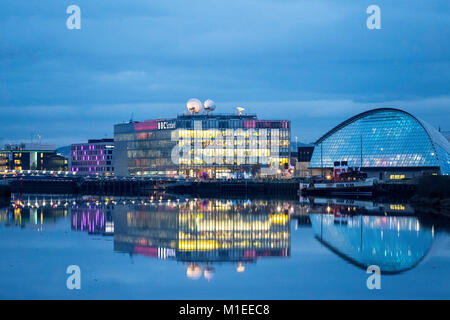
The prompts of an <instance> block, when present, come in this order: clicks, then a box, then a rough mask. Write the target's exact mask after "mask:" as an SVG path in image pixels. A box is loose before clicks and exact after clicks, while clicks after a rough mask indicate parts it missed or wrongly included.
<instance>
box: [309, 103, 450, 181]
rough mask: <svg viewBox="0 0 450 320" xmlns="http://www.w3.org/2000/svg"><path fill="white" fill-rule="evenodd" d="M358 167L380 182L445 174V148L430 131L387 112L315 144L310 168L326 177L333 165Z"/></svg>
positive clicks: (355, 120)
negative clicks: (344, 164) (336, 163)
mask: <svg viewBox="0 0 450 320" xmlns="http://www.w3.org/2000/svg"><path fill="white" fill-rule="evenodd" d="M338 161H340V162H342V161H344V162H345V161H346V162H347V163H348V166H351V167H361V169H362V170H363V171H365V172H367V174H368V175H369V177H375V178H378V179H380V180H401V179H406V178H412V177H415V176H420V175H424V174H450V143H449V141H448V140H447V139H446V138H445V137H444V136H443V135H442V134H441V133H440V132H438V131H437V130H436V129H435V128H433V127H432V126H431V125H429V124H428V123H426V122H424V121H422V120H420V119H417V118H416V117H414V116H413V115H411V114H410V113H407V112H405V111H402V110H398V109H392V108H381V109H374V110H370V111H367V112H363V113H361V114H358V115H356V116H354V117H352V118H350V119H348V120H346V121H344V122H343V123H341V124H340V125H338V126H336V127H335V128H333V129H332V130H330V131H329V132H328V133H326V134H325V135H324V136H323V137H321V138H320V139H319V140H317V142H316V143H315V149H314V152H313V155H312V158H311V163H310V168H311V169H313V173H314V174H319V175H320V174H321V173H322V172H323V174H324V175H329V174H331V173H332V168H333V166H334V163H335V162H338Z"/></svg>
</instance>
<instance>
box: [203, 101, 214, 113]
mask: <svg viewBox="0 0 450 320" xmlns="http://www.w3.org/2000/svg"><path fill="white" fill-rule="evenodd" d="M203 108H204V109H205V111H206V113H209V112H212V111H214V110H216V103H215V102H214V101H212V100H211V99H208V100H206V101H205V102H204V103H203Z"/></svg>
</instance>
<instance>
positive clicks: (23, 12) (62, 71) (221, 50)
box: [0, 0, 450, 146]
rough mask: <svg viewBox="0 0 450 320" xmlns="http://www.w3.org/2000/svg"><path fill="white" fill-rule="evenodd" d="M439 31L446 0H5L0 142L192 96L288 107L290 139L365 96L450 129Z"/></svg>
mask: <svg viewBox="0 0 450 320" xmlns="http://www.w3.org/2000/svg"><path fill="white" fill-rule="evenodd" d="M71 4H75V5H78V6H79V7H80V8H81V29H80V30H69V29H67V27H66V20H67V18H68V17H69V14H67V13H66V8H67V7H68V6H69V5H71ZM372 4H376V5H378V6H379V7H380V8H381V27H382V28H381V30H369V29H368V28H367V27H366V19H367V18H368V17H369V14H367V13H366V8H367V7H368V6H369V5H372ZM449 39H450V2H449V1H448V0H436V1H435V0H430V1H423V0H407V1H406V0H396V1H393V0H390V1H381V0H371V1H357V0H341V1H336V0H330V1H325V0H303V1H301V0H297V1H296V0H227V1H224V0H221V1H219V0H212V1H210V0H190V1H180V0H171V1H167V0H166V1H160V0H152V1H150V0H133V1H125V0H115V1H111V0H95V1H92V0H70V1H66V0H58V1H56V0H2V1H1V2H0V110H1V113H0V143H7V142H21V141H24V142H29V141H30V139H31V138H32V137H33V136H35V135H36V134H40V135H42V142H43V143H52V144H56V145H57V146H63V145H68V144H70V143H74V142H83V141H85V140H87V139H89V138H103V137H105V136H108V137H112V136H113V125H114V124H116V123H121V122H124V121H128V120H129V119H130V117H131V114H132V113H134V120H147V119H152V118H163V117H174V116H176V115H177V114H180V113H183V112H185V103H186V101H187V100H188V99H189V98H192V97H196V98H199V99H200V100H202V101H203V100H206V99H208V98H210V99H213V100H214V101H215V102H216V104H217V112H220V113H231V112H235V107H236V106H244V107H245V108H246V111H247V112H249V113H256V114H257V115H258V116H259V117H260V118H267V119H289V120H291V121H292V137H293V140H294V137H295V136H298V140H299V141H301V142H313V141H315V140H316V139H317V138H319V137H320V136H321V135H322V134H324V133H325V132H326V131H328V130H329V129H331V128H332V127H333V126H334V125H337V124H339V123H340V122H341V121H344V120H346V119H347V118H348V117H351V116H353V115H355V114H356V113H359V112H362V111H366V110H368V109H371V108H375V107H397V108H401V109H403V110H406V111H409V112H411V113H413V114H414V115H416V116H417V117H419V118H421V119H423V120H425V121H427V122H429V123H430V124H432V125H433V126H435V127H436V128H437V127H438V126H440V127H441V128H442V130H447V131H448V130H450V43H449Z"/></svg>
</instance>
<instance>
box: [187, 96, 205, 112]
mask: <svg viewBox="0 0 450 320" xmlns="http://www.w3.org/2000/svg"><path fill="white" fill-rule="evenodd" d="M186 108H187V109H188V111H189V113H190V114H197V113H200V111H202V102H201V101H200V100H198V99H196V98H192V99H189V100H188V102H187V103H186Z"/></svg>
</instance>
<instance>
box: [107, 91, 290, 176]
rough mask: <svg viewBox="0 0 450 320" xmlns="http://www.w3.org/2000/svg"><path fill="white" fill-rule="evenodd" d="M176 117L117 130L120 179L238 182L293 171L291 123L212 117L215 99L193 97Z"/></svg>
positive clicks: (235, 116)
mask: <svg viewBox="0 0 450 320" xmlns="http://www.w3.org/2000/svg"><path fill="white" fill-rule="evenodd" d="M187 108H188V113H187V114H182V115H178V116H177V117H176V118H173V119H157V120H148V121H144V122H134V121H131V122H129V123H123V124H117V125H115V126H114V142H115V159H114V167H115V175H116V176H155V175H161V176H176V175H184V176H186V177H201V178H233V177H236V178H237V177H256V176H279V175H282V174H283V172H284V170H286V168H288V167H289V163H290V160H289V154H290V151H289V150H290V135H291V132H290V121H289V120H260V119H258V118H257V117H256V115H248V114H244V113H243V111H244V109H243V108H237V109H238V111H237V113H236V114H213V113H212V112H213V111H214V109H215V104H214V103H213V102H212V101H211V100H207V101H205V103H204V110H205V111H204V112H203V113H202V112H201V110H202V103H201V102H200V101H199V100H197V99H191V100H189V101H188V104H187Z"/></svg>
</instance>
